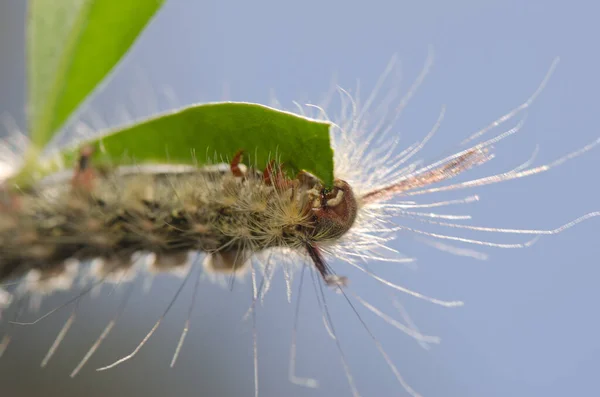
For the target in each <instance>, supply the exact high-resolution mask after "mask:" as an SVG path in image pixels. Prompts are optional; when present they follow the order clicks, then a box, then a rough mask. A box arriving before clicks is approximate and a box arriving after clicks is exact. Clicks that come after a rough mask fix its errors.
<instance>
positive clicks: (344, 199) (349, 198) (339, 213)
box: [309, 179, 358, 240]
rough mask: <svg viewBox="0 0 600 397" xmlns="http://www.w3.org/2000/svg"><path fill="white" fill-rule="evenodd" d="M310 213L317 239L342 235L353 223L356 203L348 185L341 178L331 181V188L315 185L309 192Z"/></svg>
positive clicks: (329, 238)
mask: <svg viewBox="0 0 600 397" xmlns="http://www.w3.org/2000/svg"><path fill="white" fill-rule="evenodd" d="M309 194H310V195H311V198H312V202H311V205H312V213H313V215H314V217H315V229H314V236H315V237H318V239H319V240H335V239H338V238H340V237H342V236H343V235H344V234H345V233H346V232H347V231H348V230H349V229H350V228H351V227H352V225H353V224H354V221H355V219H356V213H357V210H358V204H357V201H356V197H355V196H354V193H353V192H352V188H351V187H350V185H349V184H348V183H347V182H346V181H343V180H341V179H336V180H335V181H334V182H333V188H331V189H326V188H323V187H321V186H320V184H317V185H315V187H314V188H313V189H312V190H311V191H310V192H309Z"/></svg>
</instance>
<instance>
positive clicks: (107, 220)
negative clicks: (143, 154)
mask: <svg viewBox="0 0 600 397" xmlns="http://www.w3.org/2000/svg"><path fill="white" fill-rule="evenodd" d="M427 69H428V68H427V67H426V68H425V71H427ZM385 76H386V75H385V74H384V78H385ZM421 80H422V78H421V76H420V77H419V78H418V79H417V81H416V83H415V88H416V86H417V85H418V84H419V83H420V81H421ZM546 80H547V79H544V81H543V82H542V84H541V86H540V88H539V89H538V91H536V93H534V95H533V96H532V97H531V98H530V99H529V100H528V101H527V102H525V103H524V104H523V105H521V106H519V107H518V108H516V109H515V110H514V111H512V112H510V113H508V114H507V115H505V116H503V117H501V118H499V119H498V120H496V121H494V122H493V123H492V124H490V126H489V127H486V128H484V129H482V130H481V131H479V132H478V133H476V134H474V135H473V136H472V137H471V138H470V139H469V141H472V140H475V139H478V138H479V137H480V136H482V135H483V134H484V133H486V132H488V130H490V129H491V128H492V127H497V126H499V125H500V124H502V123H504V122H506V121H508V120H510V119H512V117H514V116H515V115H516V114H517V113H518V112H520V111H522V110H524V109H525V108H527V107H528V106H529V104H530V103H531V102H532V101H533V99H534V98H535V96H537V94H538V93H539V91H540V90H541V88H543V86H544V85H545V83H546ZM383 81H384V79H382V83H381V84H383ZM412 92H414V89H411V90H409V93H408V94H407V96H405V97H404V98H401V99H400V100H399V101H398V104H397V106H396V107H395V109H394V112H393V114H392V116H393V117H395V116H396V111H399V110H401V109H402V108H403V106H404V105H405V104H406V101H407V100H408V98H409V97H410V95H412ZM341 94H342V99H343V100H344V102H345V105H346V106H344V107H343V110H342V115H341V116H340V117H339V119H338V118H334V122H335V124H334V127H333V134H334V135H333V138H334V147H335V153H336V176H337V177H338V178H339V179H338V182H337V183H336V186H335V187H334V189H333V190H331V191H329V190H325V189H324V188H323V187H322V186H321V185H320V182H319V181H318V180H316V179H315V178H314V177H312V176H310V175H306V174H303V175H300V176H299V177H298V178H297V179H295V180H288V179H286V178H284V177H282V176H281V175H280V172H279V169H280V167H281V165H279V164H278V163H277V162H275V163H274V165H273V167H272V168H271V169H267V170H257V169H256V168H255V167H252V166H251V165H252V164H251V160H250V161H249V163H248V164H246V165H247V167H241V166H240V164H239V163H238V160H239V159H236V158H235V157H234V158H233V159H232V161H231V162H230V164H229V166H227V167H218V166H216V167H211V168H205V169H193V168H185V169H183V168H177V167H158V166H157V167H148V168H143V167H134V168H131V169H108V170H98V169H95V168H94V165H93V164H88V161H87V160H88V157H87V156H88V155H87V154H86V153H85V152H83V153H82V156H81V158H80V163H79V164H78V165H77V167H76V170H75V171H74V172H73V173H72V172H68V173H67V174H66V176H64V175H63V176H57V177H54V178H50V179H49V180H47V181H41V182H40V183H39V185H38V186H36V187H35V189H34V190H33V191H31V192H23V193H19V194H14V193H10V192H4V195H3V201H2V204H3V207H4V211H3V212H2V218H1V220H0V222H1V223H0V227H1V230H0V238H1V239H2V252H3V255H2V256H1V257H0V274H2V277H3V278H4V279H9V278H11V279H12V278H19V277H21V276H23V275H25V277H24V278H23V282H22V284H21V285H23V286H25V290H27V291H28V292H44V291H48V292H50V291H52V290H53V289H64V288H70V287H71V284H72V280H73V279H74V278H75V277H76V275H77V268H78V266H79V265H78V264H76V263H75V262H73V261H72V259H74V258H75V259H80V260H82V261H85V260H89V259H95V258H101V259H102V261H96V262H95V266H94V267H93V271H94V273H93V276H94V277H95V280H94V281H93V282H92V286H93V285H95V284H99V283H101V282H104V281H110V280H112V281H114V282H115V283H121V282H123V281H124V279H126V278H127V277H129V275H130V274H131V273H133V270H132V266H134V265H137V264H139V262H144V264H145V265H148V266H150V267H151V268H152V269H153V270H154V271H158V272H161V271H167V270H169V271H172V270H176V269H184V274H189V273H188V272H189V267H190V266H189V265H190V264H197V263H198V262H197V261H196V259H195V258H192V259H190V258H189V257H188V255H187V252H188V251H195V250H201V251H204V252H206V253H207V254H208V255H207V256H206V257H205V258H203V261H204V264H205V268H206V269H207V270H208V271H212V272H216V273H234V274H237V273H240V272H241V271H242V270H244V269H247V270H250V271H251V272H252V273H253V276H254V277H256V276H255V275H254V273H255V272H256V273H259V274H261V273H262V274H263V275H264V276H265V278H266V279H268V278H269V277H270V274H271V269H270V267H271V266H275V265H276V264H278V261H280V260H284V259H285V258H284V256H286V255H294V257H293V258H299V259H301V260H303V261H305V262H306V263H308V264H309V265H310V266H312V267H311V268H314V269H316V270H317V271H318V272H319V273H320V274H321V276H322V278H323V280H325V281H326V282H327V283H328V284H330V285H332V286H333V288H336V289H339V290H340V291H342V292H343V293H345V294H348V297H349V298H350V297H351V298H354V299H355V301H356V302H359V303H361V304H362V305H363V306H365V307H366V308H367V309H368V310H370V311H372V312H374V313H376V314H377V313H378V311H377V308H375V307H373V306H372V305H370V304H369V303H368V302H366V301H364V300H363V299H362V298H360V297H358V296H353V295H351V291H352V290H351V289H350V288H349V287H345V288H344V286H343V284H345V280H344V279H343V278H342V276H343V274H340V275H338V274H337V272H335V273H334V272H333V270H332V269H331V268H330V266H329V265H328V264H327V262H326V261H325V257H333V258H337V259H340V260H342V261H344V262H346V263H347V264H349V265H351V266H353V267H355V268H357V269H361V270H362V271H364V272H365V273H367V274H368V275H370V276H371V277H373V278H375V279H376V280H379V281H381V283H383V284H384V285H386V286H387V287H389V288H392V289H394V290H398V291H401V292H405V293H408V294H410V295H413V296H415V297H418V298H423V299H426V300H429V301H431V302H434V303H437V304H441V305H444V306H458V305H460V304H461V302H457V301H450V302H447V301H442V300H438V299H434V298H429V297H426V296H423V295H421V294H419V293H417V292H414V291H410V290H408V289H405V288H403V287H401V286H399V285H397V284H393V283H391V282H389V281H387V280H385V279H383V278H380V277H379V276H377V275H376V274H375V273H373V272H372V271H370V270H369V269H368V267H366V266H364V265H362V261H363V260H388V261H391V262H402V261H406V260H408V259H406V258H399V257H398V256H397V255H396V253H394V252H393V251H390V250H388V247H387V246H386V243H387V242H388V241H390V239H392V238H393V237H394V235H395V233H396V232H398V231H400V230H410V231H412V232H414V233H417V234H426V235H429V236H431V237H434V238H437V239H441V240H451V241H452V240H454V241H460V242H464V243H470V244H477V245H484V246H496V247H504V248H517V247H522V246H525V245H527V244H528V243H523V244H498V243H493V242H488V241H482V240H468V239H465V238H462V237H457V236H451V235H442V234H432V233H429V232H426V231H423V230H420V229H414V228H413V229H408V228H407V227H406V226H403V225H401V224H396V221H395V220H394V219H395V218H397V217H398V216H406V217H417V218H419V219H424V221H425V222H427V223H434V224H438V225H442V226H448V227H453V228H463V229H468V230H475V231H481V232H487V231H495V232H506V233H517V234H528V235H534V236H539V235H544V234H555V233H558V232H560V231H562V230H564V229H565V228H567V227H570V226H571V225H573V224H574V223H576V222H579V221H581V220H583V219H585V218H589V217H591V216H596V215H598V214H597V213H592V214H588V215H586V216H584V217H582V218H579V219H577V220H575V221H573V222H571V223H569V224H567V225H565V226H563V227H561V228H558V229H555V230H508V229H492V228H485V227H476V226H470V225H464V224H454V223H450V222H453V221H457V220H461V219H462V218H460V217H458V216H454V215H445V214H437V213H436V214H434V213H428V212H425V213H422V212H418V211H419V210H418V209H419V208H437V207H443V206H447V205H452V204H460V203H468V202H470V201H473V200H475V197H469V198H466V199H464V200H455V201H439V202H434V203H426V204H425V203H416V202H413V201H398V200H397V198H398V197H407V198H408V197H409V196H410V197H413V196H417V195H421V194H426V193H432V192H438V191H446V190H454V189H461V188H469V187H477V186H482V185H486V184H490V183H496V182H500V181H505V180H510V179H516V178H521V177H525V176H529V175H533V174H537V173H540V172H544V171H546V170H548V169H550V168H552V167H553V166H555V165H558V164H560V163H562V162H563V161H565V160H566V159H569V158H572V157H574V156H576V155H578V154H580V153H582V152H583V151H586V150H588V149H590V148H591V147H592V146H593V145H595V144H597V141H596V142H594V143H593V144H591V145H589V146H586V147H585V148H583V149H582V150H579V151H577V152H574V153H572V154H569V155H567V156H565V157H563V158H561V159H558V160H556V161H555V162H553V163H551V164H549V165H544V166H539V167H533V168H530V167H529V165H528V164H525V165H524V166H523V167H518V168H516V169H514V170H510V171H508V172H505V173H501V174H497V175H492V176H489V177H486V178H479V179H476V180H473V181H467V182H457V183H451V184H445V185H435V186H431V187H430V185H434V184H438V183H442V182H445V181H447V180H450V179H452V178H454V177H456V176H458V175H459V174H462V173H463V172H465V171H468V170H469V169H471V168H473V167H476V166H479V165H481V164H484V163H486V162H487V161H489V160H490V159H491V158H492V145H493V144H496V143H498V142H499V141H501V140H502V139H504V138H507V137H509V136H510V135H513V134H514V133H516V132H517V131H518V130H519V128H520V127H521V124H520V123H519V124H518V125H517V126H516V127H514V128H512V129H509V130H507V131H503V132H502V133H500V134H498V135H496V136H494V137H493V138H490V139H487V140H484V141H482V142H479V143H476V144H473V145H471V146H466V147H465V148H464V149H463V150H460V151H458V152H457V153H453V154H451V155H448V156H445V157H442V158H441V159H439V160H437V161H433V162H431V163H428V164H427V165H425V166H423V165H421V164H419V163H418V162H417V163H415V162H413V157H414V156H416V155H417V154H418V153H419V151H420V150H421V149H422V147H423V146H424V145H425V144H426V143H427V142H428V141H429V139H431V137H432V136H433V134H434V133H435V132H436V130H437V128H438V127H439V124H440V123H441V117H440V120H438V122H437V123H436V125H435V126H434V128H433V129H432V130H431V131H430V133H429V134H427V135H426V136H425V138H424V139H423V140H422V141H421V142H418V143H416V144H414V145H412V146H409V147H408V148H406V149H405V150H403V151H402V152H401V153H399V154H398V153H397V148H398V145H399V141H398V140H396V139H394V135H393V134H394V130H393V129H391V128H389V127H390V125H393V120H392V121H389V120H386V119H385V118H384V119H382V120H383V121H381V123H379V124H378V123H377V120H376V121H375V125H371V124H367V122H370V123H373V120H367V119H366V117H367V116H368V113H367V112H368V110H369V106H370V105H371V102H372V101H373V99H372V98H369V99H368V100H367V102H366V104H365V105H363V106H362V107H361V106H359V105H358V104H357V103H355V102H354V101H353V99H352V98H351V97H350V96H349V95H348V94H347V93H346V92H344V91H341ZM316 109H317V111H318V112H320V111H321V109H319V108H316ZM317 116H319V115H317ZM320 116H321V117H322V118H328V117H327V116H325V113H323V114H321V115H320ZM369 127H370V128H369ZM250 154H251V151H250ZM220 155H222V156H225V157H227V156H233V155H234V154H233V153H225V154H220ZM283 166H285V165H283ZM394 199H396V200H394ZM355 218H356V219H355ZM23 246H27V247H28V248H29V249H28V250H24V249H23V248H22V247H23ZM140 251H142V252H146V254H145V256H142V257H141V256H140V255H139V252H140ZM386 251H387V253H388V256H387V257H385V256H383V255H384V254H386ZM148 252H150V254H148ZM390 253H391V254H390ZM290 261H291V262H293V260H290V259H289V258H287V260H286V262H290ZM186 277H187V276H186ZM186 280H187V278H186ZM182 285H183V284H182ZM86 292H88V290H87V289H86V290H84V291H83V292H82V294H83V293H86ZM262 292H263V291H261V290H260V288H259V287H257V288H256V291H255V295H259V293H262ZM17 295H18V291H17ZM80 296H81V295H78V297H80ZM6 300H8V298H6ZM378 315H380V317H382V318H384V319H386V318H388V317H386V316H387V315H385V314H383V313H381V312H379V314H378ZM388 321H389V322H390V323H391V324H392V325H395V324H396V323H394V322H393V321H392V320H391V319H389V318H388ZM14 322H17V323H18V321H16V320H15V321H14ZM326 322H327V321H326ZM111 324H112V323H111ZM158 324H159V323H157V326H158ZM67 325H70V323H67ZM398 328H400V329H401V330H403V331H404V332H406V333H408V334H409V335H411V336H413V337H414V338H416V339H417V340H419V341H421V342H430V341H433V340H434V339H432V338H430V337H427V336H424V335H421V334H420V333H419V332H418V331H416V330H415V329H414V328H413V327H412V326H410V325H409V326H402V325H398ZM107 329H108V332H110V328H107ZM155 329H156V327H154V328H153V329H152V330H151V332H150V333H149V334H148V336H147V337H146V338H144V340H143V341H142V343H141V344H140V345H139V346H138V347H137V348H136V349H135V350H134V351H133V352H132V354H131V355H128V356H126V357H124V359H129V358H131V357H133V355H135V354H136V353H137V351H139V348H140V347H141V346H142V345H143V343H144V342H145V341H146V340H147V338H148V337H149V336H150V335H151V334H152V332H153V331H154V330H155ZM63 330H68V327H67V328H64V329H63ZM184 332H185V331H184ZM65 333H66V331H65ZM103 335H105V334H103ZM61 336H64V333H63V332H61V333H60V334H59V338H58V339H57V341H59V342H60V340H61ZM183 336H185V333H184V335H183ZM103 339H104V337H101V339H99V340H98V344H94V346H93V347H92V349H91V350H90V354H92V353H93V351H94V349H95V348H96V347H97V346H98V345H99V343H100V342H101V341H102V340H103ZM182 341H183V338H182ZM57 346H58V344H57V345H55V346H53V348H54V347H57ZM180 347H181V344H180V345H178V348H177V352H176V356H177V353H178V352H179V348H180ZM377 347H378V349H380V351H381V353H382V355H383V356H384V359H385V360H386V361H387V362H388V363H389V366H390V368H391V370H392V372H394V374H395V375H396V377H397V378H398V381H399V382H400V383H401V384H402V386H403V387H404V388H405V389H406V390H407V391H408V392H409V393H410V394H412V395H418V394H417V393H416V392H415V391H414V390H413V389H412V388H411V387H410V386H409V385H408V384H406V383H405V381H404V380H403V378H402V377H401V376H400V374H399V372H398V371H397V369H396V367H395V366H394V364H393V363H392V362H391V360H390V359H389V357H388V356H387V355H386V354H385V351H384V350H383V349H382V348H381V347H380V345H377ZM52 351H54V350H53V349H51V352H52ZM176 356H175V357H174V360H175V359H176ZM342 357H343V356H342ZM48 358H49V357H48ZM88 358H89V356H86V357H85V358H84V360H83V361H82V362H81V363H80V365H78V366H77V368H76V371H74V373H76V372H77V371H78V370H79V369H80V368H81V366H82V365H83V364H84V363H85V362H86V361H87V359H88ZM124 359H121V360H119V361H117V362H115V363H114V364H111V365H108V366H107V367H104V368H103V369H105V368H108V367H112V366H114V365H115V364H118V363H120V362H122V361H124ZM342 359H343V358H342ZM345 365H346V364H345V363H344V366H345ZM292 374H293V372H292ZM347 376H348V381H349V384H350V387H351V390H352V393H353V394H354V395H358V394H359V392H358V389H357V388H356V386H354V382H353V378H352V376H351V374H350V371H349V370H348V371H347ZM293 379H294V380H297V379H295V378H293ZM302 383H304V384H306V385H309V386H312V385H314V382H312V381H310V380H308V381H305V382H302ZM257 390H258V389H257Z"/></svg>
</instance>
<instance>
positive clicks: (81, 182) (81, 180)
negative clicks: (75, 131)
mask: <svg viewBox="0 0 600 397" xmlns="http://www.w3.org/2000/svg"><path fill="white" fill-rule="evenodd" d="M93 154H94V149H93V148H92V147H90V146H86V147H83V148H82V149H81V151H80V153H79V160H78V161H77V165H76V167H75V172H74V173H73V178H72V179H71V186H72V187H73V189H74V190H77V191H84V192H91V191H92V189H93V188H94V180H95V179H96V172H95V171H94V168H93V167H92V165H91V162H92V159H91V157H92V155H93Z"/></svg>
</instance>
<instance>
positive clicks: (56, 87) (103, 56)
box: [27, 0, 164, 151]
mask: <svg viewBox="0 0 600 397" xmlns="http://www.w3.org/2000/svg"><path fill="white" fill-rule="evenodd" d="M163 2H164V0H141V1H140V0H30V5H29V19H28V27H27V29H28V30H27V67H28V75H27V78H28V102H29V103H28V111H29V130H30V138H31V141H32V144H33V146H34V151H35V149H37V150H39V149H42V148H43V147H44V146H45V145H46V143H48V141H49V140H50V139H51V138H52V136H53V135H54V134H55V133H56V131H57V130H58V129H59V128H60V127H61V126H62V124H63V123H64V122H65V121H66V120H67V118H68V117H69V116H70V115H71V113H73V111H75V109H76V108H77V107H78V106H79V104H80V103H81V102H82V101H83V100H84V99H85V98H86V97H87V96H88V94H90V92H91V91H92V90H93V89H94V88H95V87H96V86H97V85H98V83H99V82H100V81H101V80H102V79H103V78H104V77H105V76H106V74H107V73H108V72H110V70H111V69H112V68H113V67H114V66H115V65H116V64H117V62H118V61H119V59H121V57H122V56H123V55H124V54H125V53H126V52H127V50H128V49H129V47H131V45H132V44H133V42H134V41H135V39H136V37H137V36H138V35H139V33H140V32H141V31H142V29H143V28H144V26H146V24H147V23H148V21H149V20H150V18H152V16H153V15H154V14H155V13H156V11H157V10H158V9H159V8H160V6H161V5H162V3H163Z"/></svg>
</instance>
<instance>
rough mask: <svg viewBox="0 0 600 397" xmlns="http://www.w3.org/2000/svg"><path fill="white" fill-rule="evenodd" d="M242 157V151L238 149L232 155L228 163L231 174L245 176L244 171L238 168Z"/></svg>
mask: <svg viewBox="0 0 600 397" xmlns="http://www.w3.org/2000/svg"><path fill="white" fill-rule="evenodd" d="M243 159H244V151H243V150H238V151H237V153H236V154H235V155H234V156H233V159H232V160H231V163H230V164H229V168H230V169H231V173H232V174H233V176H236V177H243V176H245V173H244V171H242V169H241V168H240V164H241V163H242V160H243Z"/></svg>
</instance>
